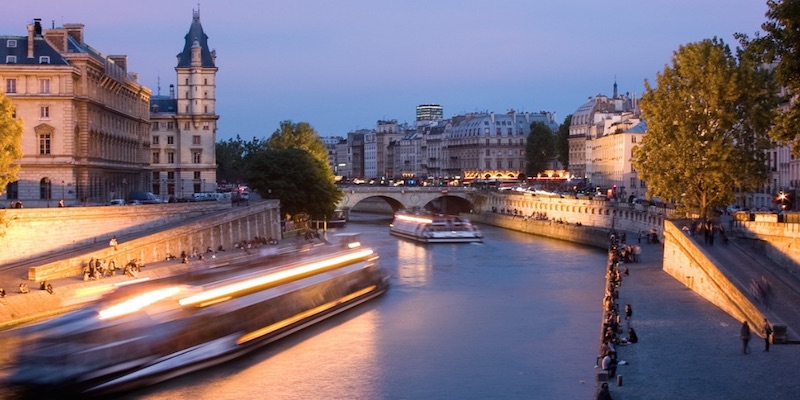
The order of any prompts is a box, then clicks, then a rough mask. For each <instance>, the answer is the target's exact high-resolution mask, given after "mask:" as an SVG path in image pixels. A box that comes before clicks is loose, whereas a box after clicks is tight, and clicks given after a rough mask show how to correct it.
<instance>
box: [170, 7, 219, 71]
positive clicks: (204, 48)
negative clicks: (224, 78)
mask: <svg viewBox="0 0 800 400" xmlns="http://www.w3.org/2000/svg"><path fill="white" fill-rule="evenodd" d="M184 38H185V39H186V43H185V44H184V45H183V51H182V52H181V53H180V54H178V67H179V68H180V67H190V66H192V46H193V45H194V43H195V42H197V43H198V44H199V45H200V47H201V50H200V56H201V57H200V58H201V61H202V66H203V67H210V68H213V67H215V65H214V57H212V56H211V51H209V49H208V36H206V34H205V32H203V25H201V24H200V10H197V11H195V10H192V25H191V26H190V27H189V33H187V34H186V36H184Z"/></svg>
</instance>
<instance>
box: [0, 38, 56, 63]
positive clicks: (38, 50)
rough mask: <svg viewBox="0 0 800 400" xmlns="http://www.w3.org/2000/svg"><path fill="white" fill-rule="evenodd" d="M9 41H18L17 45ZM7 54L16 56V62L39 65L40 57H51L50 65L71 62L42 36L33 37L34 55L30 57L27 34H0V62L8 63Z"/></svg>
mask: <svg viewBox="0 0 800 400" xmlns="http://www.w3.org/2000/svg"><path fill="white" fill-rule="evenodd" d="M9 41H12V43H14V42H13V41H16V46H15V47H9V46H8V45H9ZM7 56H16V58H17V60H16V63H15V64H23V65H38V64H39V63H40V58H39V57H42V56H44V57H50V62H49V63H48V64H50V65H69V62H67V60H65V59H64V57H62V56H61V54H59V53H58V51H56V49H54V48H53V47H52V46H50V45H49V44H48V43H47V41H46V40H44V38H42V37H36V38H34V39H33V57H32V58H28V37H27V36H0V64H6V63H7V62H8V61H7V60H8V57H7Z"/></svg>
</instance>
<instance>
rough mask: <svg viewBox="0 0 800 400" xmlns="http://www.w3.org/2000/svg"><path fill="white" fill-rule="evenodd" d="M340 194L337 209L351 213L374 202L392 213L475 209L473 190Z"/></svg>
mask: <svg viewBox="0 0 800 400" xmlns="http://www.w3.org/2000/svg"><path fill="white" fill-rule="evenodd" d="M342 190H343V192H344V196H343V198H342V200H341V202H340V203H339V205H338V207H339V208H350V209H353V208H354V207H356V206H358V205H359V203H362V202H365V201H366V202H367V203H370V202H371V203H375V202H376V200H382V201H383V202H384V203H385V204H388V206H389V207H391V209H392V211H393V212H395V211H398V210H401V209H409V210H412V209H428V210H432V211H436V212H444V213H452V214H457V213H460V212H469V211H470V210H473V209H474V208H475V204H474V199H475V190H474V189H472V188H449V187H448V188H442V187H388V186H378V187H374V186H351V187H344V188H342Z"/></svg>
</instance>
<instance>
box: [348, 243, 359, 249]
mask: <svg viewBox="0 0 800 400" xmlns="http://www.w3.org/2000/svg"><path fill="white" fill-rule="evenodd" d="M347 247H348V248H351V249H355V248H356V247H361V242H352V243H348V244H347Z"/></svg>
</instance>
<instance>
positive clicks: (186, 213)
mask: <svg viewBox="0 0 800 400" xmlns="http://www.w3.org/2000/svg"><path fill="white" fill-rule="evenodd" d="M230 208H231V203H230V202H229V201H209V202H197V203H172V204H154V205H137V206H124V207H119V206H107V207H65V208H23V209H6V210H0V221H4V223H5V225H3V226H0V234H2V236H3V238H2V240H0V266H3V265H10V264H15V263H19V262H22V261H23V260H30V259H33V258H38V257H45V256H48V255H50V254H55V253H59V252H64V251H70V250H73V249H77V248H81V247H85V246H89V245H92V244H96V243H99V242H103V243H108V240H109V239H111V237H112V236H114V235H116V236H118V237H119V236H122V235H127V234H135V233H139V232H147V231H151V230H154V229H158V228H159V227H164V226H167V225H169V224H174V223H177V222H179V221H184V220H187V219H190V218H194V217H198V216H201V215H206V214H209V213H215V212H219V211H221V210H226V209H230Z"/></svg>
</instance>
